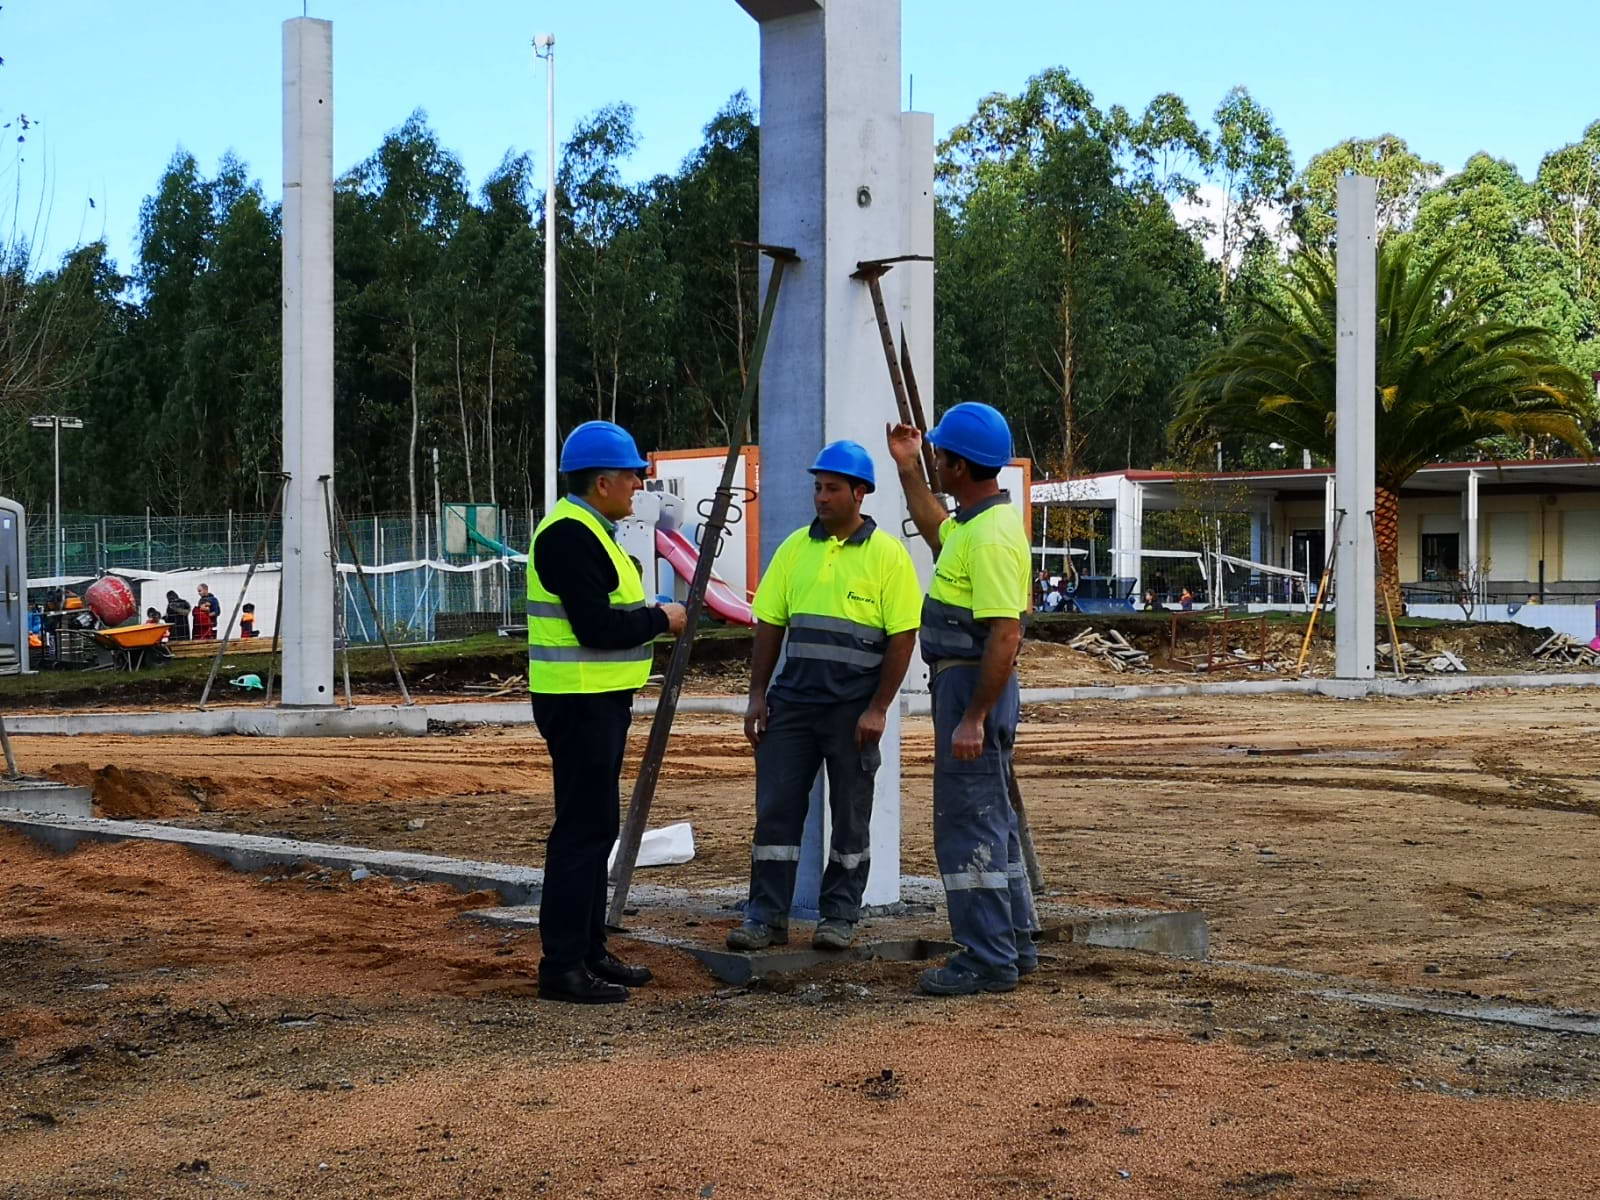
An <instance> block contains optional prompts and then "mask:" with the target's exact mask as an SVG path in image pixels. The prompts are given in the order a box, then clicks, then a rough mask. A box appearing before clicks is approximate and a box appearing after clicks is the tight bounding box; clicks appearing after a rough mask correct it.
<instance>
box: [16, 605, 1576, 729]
mask: <svg viewBox="0 0 1600 1200" xmlns="http://www.w3.org/2000/svg"><path fill="white" fill-rule="evenodd" d="M1203 617H1204V614H1200V613H1196V614H1185V615H1184V616H1183V617H1182V618H1181V621H1182V624H1181V627H1180V630H1179V636H1178V642H1177V645H1176V647H1174V644H1173V640H1172V630H1171V626H1172V614H1171V613H1118V614H1105V615H1096V616H1087V615H1082V614H1068V615H1050V616H1046V615H1039V614H1036V615H1034V616H1032V617H1030V618H1029V623H1028V634H1029V636H1028V637H1027V639H1026V640H1025V643H1024V653H1023V655H1022V658H1021V661H1020V663H1019V672H1020V676H1021V680H1022V685H1023V686H1024V687H1077V686H1083V685H1093V684H1100V683H1131V682H1137V681H1139V680H1140V679H1141V678H1144V677H1146V676H1149V677H1150V679H1151V681H1152V682H1156V681H1159V682H1163V683H1167V682H1174V681H1182V680H1192V679H1205V678H1213V679H1261V678H1266V679H1284V678H1290V677H1292V676H1293V674H1294V672H1293V665H1294V663H1295V662H1296V660H1297V659H1298V657H1299V654H1300V649H1301V644H1302V642H1303V641H1304V634H1305V625H1306V617H1305V616H1304V615H1303V614H1299V613H1274V614H1272V615H1271V616H1270V617H1269V619H1268V621H1267V624H1266V634H1267V637H1266V650H1267V657H1268V660H1269V664H1270V665H1269V666H1268V667H1267V668H1266V669H1257V668H1246V667H1242V666H1239V667H1234V668H1232V669H1228V670H1221V671H1217V672H1214V673H1212V674H1210V675H1206V674H1202V673H1197V672H1196V671H1195V670H1194V668H1193V666H1192V665H1190V663H1189V662H1186V661H1182V660H1192V659H1195V658H1197V657H1198V658H1203V657H1204V656H1205V654H1206V651H1207V638H1206V630H1205V625H1204V623H1203ZM1255 628H1256V627H1255V626H1254V624H1252V625H1250V626H1248V627H1244V628H1241V629H1239V630H1238V633H1239V636H1237V637H1235V638H1232V639H1231V640H1228V643H1227V645H1226V646H1220V645H1219V649H1222V650H1224V651H1225V652H1226V651H1229V650H1232V649H1234V648H1238V649H1241V650H1245V651H1247V652H1249V653H1250V654H1252V655H1255V654H1257V653H1258V652H1259V648H1260V647H1259V638H1258V637H1257V634H1256V632H1255ZM1085 630H1092V631H1094V632H1096V633H1100V634H1108V633H1110V632H1111V631H1113V630H1114V631H1116V633H1118V634H1120V635H1121V636H1122V637H1124V638H1126V639H1127V641H1128V642H1129V643H1130V644H1132V645H1133V646H1135V647H1137V648H1138V649H1139V650H1141V651H1143V652H1144V653H1145V654H1147V655H1148V656H1149V669H1148V670H1136V671H1131V672H1122V671H1118V670H1117V669H1116V668H1115V667H1114V666H1113V665H1112V664H1111V663H1109V662H1107V661H1105V659H1103V658H1101V657H1096V656H1095V655H1093V654H1088V653H1084V652H1082V651H1080V650H1076V649H1073V648H1072V647H1071V646H1069V645H1068V644H1067V643H1069V642H1070V641H1072V639H1073V638H1074V637H1076V636H1078V635H1079V634H1081V633H1083V632H1084V631H1085ZM1549 633H1550V631H1549V630H1541V629H1537V628H1533V627H1529V626H1523V625H1515V624H1511V623H1507V622H1500V623H1494V622H1476V623H1468V622H1460V621H1453V622H1445V621H1432V620H1404V621H1402V622H1401V628H1400V629H1399V636H1400V639H1401V641H1402V642H1404V643H1408V644H1411V645H1413V646H1415V647H1416V649H1417V651H1418V654H1419V659H1420V660H1422V661H1425V660H1426V659H1428V658H1430V657H1431V656H1433V655H1435V654H1437V653H1439V652H1440V651H1445V650H1448V651H1450V652H1452V653H1454V654H1456V655H1458V656H1459V657H1460V659H1461V660H1462V662H1463V663H1464V664H1465V666H1466V668H1467V670H1468V671H1469V672H1470V673H1472V674H1474V675H1508V674H1528V673H1538V672H1549V671H1568V670H1572V669H1574V668H1573V667H1572V666H1571V665H1570V664H1568V663H1565V662H1561V661H1551V662H1541V661H1540V660H1538V659H1536V658H1534V657H1533V655H1532V652H1533V650H1534V649H1535V648H1536V647H1537V646H1538V645H1539V643H1540V642H1542V641H1543V640H1544V639H1545V638H1546V637H1548V636H1549ZM1388 638H1389V634H1388V630H1387V628H1384V629H1381V630H1380V631H1379V634H1378V640H1379V641H1380V642H1387V641H1388ZM750 646H751V638H750V633H749V631H748V630H744V629H735V628H716V629H711V630H707V631H704V632H702V633H701V634H700V635H699V636H698V637H697V638H696V640H695V646H694V653H693V656H692V658H691V660H690V673H689V677H688V679H687V680H686V683H685V690H686V691H687V692H688V693H689V694H690V695H694V694H723V693H728V692H741V691H744V690H746V689H748V687H749V683H750V671H749V668H750ZM251 649H252V651H253V650H255V649H256V647H254V646H252V647H251ZM667 651H668V644H667V643H665V642H663V643H660V644H659V646H658V648H657V654H656V669H657V670H658V671H659V670H661V669H663V668H664V667H665V664H666V658H667ZM398 654H399V658H400V661H401V665H402V667H403V669H404V671H405V674H406V680H407V684H408V687H409V688H410V690H411V692H412V694H413V695H414V696H416V697H417V698H418V699H420V700H437V699H446V698H448V699H451V700H458V699H472V698H488V697H495V698H500V699H504V698H507V697H516V696H520V695H521V694H522V692H523V690H524V683H523V678H524V677H523V671H524V669H525V667H526V664H527V658H526V652H525V650H524V648H523V644H522V642H521V641H520V640H519V639H518V638H516V637H497V636H496V635H494V634H480V635H478V636H476V637H473V638H469V639H466V640H464V641H459V642H437V643H427V644H424V645H417V646H402V647H399V648H398ZM267 665H268V664H267V659H266V656H265V655H261V654H257V653H249V654H234V653H232V652H231V650H230V652H229V653H227V654H224V656H223V659H222V662H221V664H220V667H219V671H218V677H217V683H216V684H215V685H214V688H213V692H212V696H211V703H212V704H213V705H217V706H222V705H229V704H239V703H246V704H248V703H253V702H259V693H255V692H248V691H243V690H241V689H238V688H235V687H232V686H231V685H230V684H229V683H228V680H230V679H231V678H234V677H236V676H238V675H240V674H244V673H254V674H259V675H261V676H262V678H263V680H265V678H266V677H267V675H268V674H269V672H268V670H267ZM340 666H341V671H340V679H339V681H338V682H339V686H340V687H341V688H342V685H343V672H342V666H343V664H342V662H341V664H340ZM211 667H212V662H211V660H210V659H209V658H197V657H183V658H179V659H177V660H175V661H172V662H167V663H161V664H156V665H153V666H150V667H147V668H146V669H144V670H140V671H136V672H132V673H127V672H111V671H51V672H45V673H41V674H38V675H32V676H27V677H21V678H18V677H0V707H3V710H4V711H6V712H29V711H43V710H48V709H60V708H73V709H84V710H89V709H120V708H140V709H160V708H182V707H187V706H192V705H193V704H195V703H196V702H197V701H198V700H199V698H200V694H201V689H202V688H203V687H204V684H205V679H206V675H207V673H208V672H209V671H210V670H211ZM1332 669H1333V619H1332V617H1331V616H1329V617H1325V618H1324V619H1323V620H1322V621H1321V622H1320V623H1319V625H1318V627H1317V629H1316V631H1315V636H1314V637H1313V638H1312V640H1311V644H1310V646H1309V648H1308V652H1307V655H1306V673H1307V674H1308V675H1323V676H1325V675H1329V674H1331V673H1332ZM350 682H351V690H352V693H353V694H354V695H355V696H356V697H358V698H359V699H360V700H361V701H363V702H367V703H374V702H379V701H394V702H398V701H399V699H400V696H399V692H398V690H397V688H396V686H395V681H394V672H393V669H392V667H391V666H390V664H389V660H388V657H387V656H386V655H385V653H384V652H383V650H382V649H374V648H367V647H362V648H359V649H355V650H352V651H351V654H350Z"/></svg>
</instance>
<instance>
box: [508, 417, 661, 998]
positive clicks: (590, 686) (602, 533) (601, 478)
mask: <svg viewBox="0 0 1600 1200" xmlns="http://www.w3.org/2000/svg"><path fill="white" fill-rule="evenodd" d="M647 466H649V463H647V462H646V461H645V460H644V459H643V458H641V457H640V456H639V448H638V446H637V445H635V444H634V440H633V437H632V436H631V435H630V434H629V433H628V432H627V430H625V429H622V428H621V427H620V426H617V425H613V424H612V423H611V422H610V421H589V422H586V423H585V424H583V425H580V426H578V428H576V429H574V430H573V431H572V434H571V435H570V436H569V437H568V438H567V440H566V443H565V444H564V445H563V446H562V447H561V472H562V474H563V475H565V476H566V485H567V494H566V496H565V497H564V498H563V499H561V500H559V501H557V502H556V504H555V507H553V508H552V509H551V510H550V511H549V512H548V513H546V514H545V516H544V519H543V520H542V521H540V522H539V527H538V528H537V529H535V530H534V532H533V545H532V547H531V548H530V549H529V551H528V690H529V691H530V692H532V693H533V719H534V723H535V724H536V725H537V726H538V727H539V734H540V736H542V737H543V738H544V740H545V744H546V745H547V746H548V747H549V748H550V765H551V770H552V773H553V775H554V780H555V823H554V824H553V825H552V826H551V827H550V837H549V840H548V842H547V843H546V847H545V858H544V891H543V895H542V897H541V899H540V904H539V934H540V938H541V940H542V942H543V944H544V957H543V959H542V960H541V961H540V963H539V995H540V997H542V998H543V999H546V1000H565V1001H569V1002H571V1003H575V1004H612V1003H616V1002H618V1001H622V1000H626V999H627V998H628V989H629V988H630V987H642V986H643V985H644V984H647V983H649V982H650V971H649V970H648V968H645V967H636V966H628V965H627V964H625V963H622V962H619V961H617V959H616V958H615V956H613V955H612V953H611V952H610V951H609V950H608V949H607V948H606V926H605V912H606V873H607V861H608V859H609V858H610V855H611V847H612V844H613V843H614V842H615V841H616V840H617V829H618V826H619V823H620V821H619V812H618V809H619V806H620V804H621V795H620V792H619V788H618V777H619V776H620V775H621V772H622V756H623V752H624V751H625V750H626V749H627V744H628V725H629V722H630V721H631V720H632V716H633V695H634V693H635V692H637V691H638V690H639V689H640V688H641V687H643V686H644V685H645V681H646V680H647V679H648V678H649V677H650V663H651V658H652V649H651V643H652V642H653V641H654V640H655V639H656V638H657V637H658V636H660V635H661V634H663V633H669V632H670V633H673V634H681V633H682V632H683V629H684V624H685V614H684V608H683V605H681V604H663V605H661V606H660V607H659V608H651V607H647V606H646V605H645V592H644V581H643V580H642V579H641V578H640V575H639V571H638V568H637V567H636V566H635V564H634V563H633V562H632V561H631V560H630V559H629V558H628V555H627V554H626V553H625V552H624V551H623V549H622V547H621V546H619V545H617V541H616V528H617V522H618V521H620V520H622V519H623V518H624V517H627V516H629V515H630V514H631V513H632V512H633V496H634V493H635V492H637V491H638V490H639V489H640V488H641V487H642V486H643V481H642V480H641V478H640V472H641V471H643V470H644V469H645V468H646V467H647Z"/></svg>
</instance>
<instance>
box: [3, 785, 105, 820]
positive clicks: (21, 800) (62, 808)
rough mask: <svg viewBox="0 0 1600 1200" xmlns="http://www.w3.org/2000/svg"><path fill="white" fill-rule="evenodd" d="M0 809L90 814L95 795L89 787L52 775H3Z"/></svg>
mask: <svg viewBox="0 0 1600 1200" xmlns="http://www.w3.org/2000/svg"><path fill="white" fill-rule="evenodd" d="M0 812H15V813H43V814H51V815H54V816H62V817H88V816H92V815H93V813H94V796H93V793H91V792H90V791H89V789H88V788H82V787H70V786H68V785H67V784H64V783H56V782H54V781H53V780H49V779H0Z"/></svg>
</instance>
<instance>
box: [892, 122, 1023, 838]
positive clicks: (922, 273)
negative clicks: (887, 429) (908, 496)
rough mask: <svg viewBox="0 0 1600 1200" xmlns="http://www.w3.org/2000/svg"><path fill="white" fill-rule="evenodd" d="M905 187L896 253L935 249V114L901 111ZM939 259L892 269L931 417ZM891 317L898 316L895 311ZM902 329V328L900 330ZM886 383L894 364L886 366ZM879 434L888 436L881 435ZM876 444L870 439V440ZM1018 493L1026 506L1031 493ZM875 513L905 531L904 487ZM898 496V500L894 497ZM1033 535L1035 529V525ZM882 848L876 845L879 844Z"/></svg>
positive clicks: (914, 548) (912, 676)
mask: <svg viewBox="0 0 1600 1200" xmlns="http://www.w3.org/2000/svg"><path fill="white" fill-rule="evenodd" d="M900 135H901V136H900V189H901V195H902V197H903V198H904V203H903V204H902V205H901V217H902V224H903V233H902V235H901V248H900V249H899V250H896V251H895V253H896V254H926V255H929V256H931V255H932V254H933V165H934V136H933V114H932V113H924V112H907V113H902V114H900ZM933 269H934V267H933V264H932V263H901V264H900V265H899V266H897V267H896V268H895V269H894V270H893V271H892V272H891V274H892V275H894V276H896V277H897V278H896V279H895V283H896V285H897V287H898V289H899V292H900V312H899V322H900V325H901V326H902V327H903V328H904V329H905V332H906V341H907V342H908V343H909V344H910V347H911V366H912V370H913V371H914V372H915V373H916V377H917V387H918V389H919V391H920V392H921V394H922V411H923V415H924V416H926V417H927V418H928V420H929V421H935V420H937V419H938V418H937V417H936V416H935V414H934V395H935V392H934V378H933ZM890 319H891V320H893V319H894V315H893V313H892V312H891V316H890ZM896 332H897V333H898V330H896ZM884 377H885V385H884V386H886V387H887V386H888V384H887V377H888V369H887V368H885V369H884ZM878 440H880V441H881V440H882V439H881V437H880V438H879V439H878ZM869 444H870V443H869ZM1013 499H1014V500H1015V501H1016V502H1017V504H1018V505H1019V506H1020V505H1022V504H1024V503H1025V502H1026V500H1027V497H1026V496H1015V497H1013ZM874 500H875V503H874V504H873V505H872V509H873V515H874V516H875V517H876V518H877V520H878V522H879V524H881V525H882V526H883V527H884V528H885V529H890V530H892V531H893V532H895V533H897V534H902V535H904V529H905V522H906V519H907V518H908V517H909V516H910V513H909V512H908V511H907V509H906V506H905V498H904V497H903V496H902V495H901V493H900V489H899V488H898V487H896V486H894V485H893V484H892V483H890V484H887V485H886V486H885V487H884V489H883V491H882V492H880V493H879V494H878V495H877V496H876V497H875V498H874ZM891 502H892V503H891ZM1029 534H1030V536H1031V534H1032V530H1029ZM903 540H904V541H905V543H906V549H908V550H910V551H911V561H912V562H914V563H916V564H917V578H918V579H920V580H921V581H922V586H923V588H924V589H926V588H927V586H928V584H929V582H930V581H931V580H932V579H933V551H932V550H930V549H929V548H928V543H927V542H925V541H923V540H922V538H921V537H919V536H918V535H917V534H916V532H915V531H914V530H913V531H912V532H911V534H910V535H909V536H906V537H904V539H903ZM905 690H906V691H908V692H926V691H927V690H928V664H927V663H925V662H923V661H922V655H920V654H918V655H916V656H914V657H913V658H912V660H911V669H910V670H908V671H907V672H906V681H905ZM874 853H876V849H874Z"/></svg>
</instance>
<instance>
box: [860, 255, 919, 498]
mask: <svg viewBox="0 0 1600 1200" xmlns="http://www.w3.org/2000/svg"><path fill="white" fill-rule="evenodd" d="M932 261H933V259H932V258H931V257H929V256H928V255H926V254H900V255H896V256H895V257H894V258H869V259H866V260H864V261H862V262H858V263H856V269H855V270H854V271H852V272H851V274H850V278H851V279H859V280H861V281H862V282H863V283H865V284H866V285H867V291H868V292H870V293H871V294H872V313H873V316H875V317H876V318H877V321H878V337H879V338H880V339H882V341H883V361H884V362H885V363H886V364H888V367H889V383H890V386H892V387H893V388H894V403H895V407H896V408H897V409H898V410H899V412H900V423H901V424H902V425H910V426H912V427H913V428H915V429H917V430H918V431H920V432H921V433H924V434H926V433H927V432H928V420H927V417H926V415H924V413H923V411H922V394H921V393H920V392H919V391H918V390H917V381H916V377H915V376H914V375H913V374H912V373H911V351H910V348H909V347H908V346H907V345H906V340H905V329H904V328H902V329H901V330H900V353H899V354H898V355H896V353H895V348H894V335H893V334H892V333H891V332H890V331H889V313H888V310H887V309H886V308H885V306H884V303H883V284H882V282H881V281H882V279H883V277H884V276H885V275H887V274H888V273H889V270H890V268H892V267H893V266H894V264H895V263H900V262H932ZM922 469H923V472H924V474H926V476H927V484H928V490H929V491H931V492H932V493H933V494H934V495H936V496H937V495H938V494H939V476H938V474H937V473H936V472H935V471H934V469H933V447H932V446H930V445H928V443H927V441H926V439H924V441H923V443H922Z"/></svg>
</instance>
